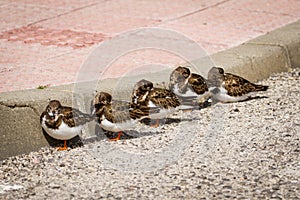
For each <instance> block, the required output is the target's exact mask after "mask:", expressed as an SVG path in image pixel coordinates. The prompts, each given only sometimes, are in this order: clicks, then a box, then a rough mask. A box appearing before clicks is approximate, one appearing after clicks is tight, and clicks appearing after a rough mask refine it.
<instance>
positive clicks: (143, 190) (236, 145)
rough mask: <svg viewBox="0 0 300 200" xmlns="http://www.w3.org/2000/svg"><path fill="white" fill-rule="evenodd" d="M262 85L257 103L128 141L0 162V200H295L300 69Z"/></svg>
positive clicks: (144, 130)
mask: <svg viewBox="0 0 300 200" xmlns="http://www.w3.org/2000/svg"><path fill="white" fill-rule="evenodd" d="M261 83H262V84H266V85H269V86H270V89H269V90H268V91H267V92H264V93H259V94H257V95H258V96H259V97H261V98H257V99H253V100H249V101H245V102H239V103H232V104H220V103H218V104H215V105H213V106H211V107H207V108H205V109H201V110H197V111H193V112H185V113H177V114H174V116H172V117H173V118H174V119H175V120H173V121H171V122H172V123H166V124H162V125H161V126H159V127H158V128H156V129H155V128H151V127H148V126H145V125H139V126H138V127H137V128H136V131H135V132H134V134H135V136H138V137H137V138H134V139H128V140H121V141H118V142H110V141H108V140H100V141H97V142H92V143H85V144H84V146H83V147H78V148H74V149H70V150H68V151H57V150H56V149H55V148H50V147H47V148H44V149H41V150H40V151H38V152H32V153H30V154H28V155H20V156H16V157H11V158H9V159H7V160H4V161H2V162H1V164H0V199H25V198H29V199H101V198H104V199H136V198H138V199H204V198H207V199H224V198H230V199H233V198H236V199H253V198H255V199H257V198H263V199H300V156H299V155H300V141H299V140H300V112H299V110H300V102H299V100H300V89H299V87H300V69H295V70H293V71H291V72H289V73H281V74H275V75H273V76H271V77H270V78H269V79H268V80H264V81H262V82H261ZM178 121H180V122H178Z"/></svg>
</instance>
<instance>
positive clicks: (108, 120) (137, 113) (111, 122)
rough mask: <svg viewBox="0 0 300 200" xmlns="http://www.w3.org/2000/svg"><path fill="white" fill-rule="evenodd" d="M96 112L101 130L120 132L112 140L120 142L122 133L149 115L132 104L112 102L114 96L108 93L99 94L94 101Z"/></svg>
mask: <svg viewBox="0 0 300 200" xmlns="http://www.w3.org/2000/svg"><path fill="white" fill-rule="evenodd" d="M93 104H94V111H93V113H94V114H96V116H97V117H98V122H99V125H100V127H101V128H103V129H104V130H107V131H111V132H118V136H117V137H116V138H114V139H111V140H119V139H120V138H121V135H122V134H123V133H122V131H125V130H128V129H130V128H132V127H133V126H135V125H136V124H137V122H138V121H139V120H140V119H142V118H143V117H144V116H146V115H147V113H145V112H143V111H141V110H140V109H138V107H137V106H135V107H132V106H131V103H130V102H125V101H117V100H112V96H111V95H110V94H109V93H106V92H99V93H97V94H96V96H95V97H94V100H93Z"/></svg>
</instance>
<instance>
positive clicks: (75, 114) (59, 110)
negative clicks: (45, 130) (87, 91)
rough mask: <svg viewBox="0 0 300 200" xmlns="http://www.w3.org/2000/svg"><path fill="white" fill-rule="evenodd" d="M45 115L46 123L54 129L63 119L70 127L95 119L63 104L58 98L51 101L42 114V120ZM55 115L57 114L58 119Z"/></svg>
mask: <svg viewBox="0 0 300 200" xmlns="http://www.w3.org/2000/svg"><path fill="white" fill-rule="evenodd" d="M49 113H53V116H50V115H49ZM44 116H45V117H46V121H45V123H46V125H47V126H48V127H49V128H53V129H58V128H59V126H60V125H61V123H62V121H63V122H64V123H66V124H67V125H68V126H69V127H75V126H78V125H83V124H85V123H87V122H89V121H92V120H94V118H93V117H92V116H91V115H89V114H85V113H83V112H81V111H79V110H77V109H75V108H72V107H68V106H62V105H61V104H60V102H59V101H57V100H52V101H50V102H49V104H48V106H47V107H46V110H45V111H44V112H43V113H42V115H41V116H40V121H42V119H43V117H44ZM55 116H57V118H56V119H55Z"/></svg>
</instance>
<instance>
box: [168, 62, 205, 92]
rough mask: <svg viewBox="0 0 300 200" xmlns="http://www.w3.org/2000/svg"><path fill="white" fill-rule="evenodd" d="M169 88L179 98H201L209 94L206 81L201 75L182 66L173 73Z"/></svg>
mask: <svg viewBox="0 0 300 200" xmlns="http://www.w3.org/2000/svg"><path fill="white" fill-rule="evenodd" d="M169 88H170V90H171V91H172V92H174V93H175V94H177V95H178V96H193V95H194V96H199V95H202V94H204V93H205V92H208V87H207V84H206V80H205V79H204V78H203V77H202V76H201V75H199V74H195V73H191V72H190V69H189V68H187V67H181V66H179V67H177V68H176V69H175V70H173V72H172V73H171V75H170V83H169ZM187 92H188V93H187Z"/></svg>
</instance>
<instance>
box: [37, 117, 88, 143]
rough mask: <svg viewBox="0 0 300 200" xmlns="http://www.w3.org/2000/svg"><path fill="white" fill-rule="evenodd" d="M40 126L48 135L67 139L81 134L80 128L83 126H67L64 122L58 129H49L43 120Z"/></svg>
mask: <svg viewBox="0 0 300 200" xmlns="http://www.w3.org/2000/svg"><path fill="white" fill-rule="evenodd" d="M42 127H43V128H44V130H45V131H46V133H47V134H48V135H50V136H51V137H53V138H55V139H58V140H69V139H71V138H73V137H75V136H76V135H80V134H81V130H82V127H83V126H76V127H69V126H68V125H67V124H65V123H64V122H62V123H61V125H60V127H59V128H58V129H50V128H48V127H47V126H46V124H45V122H44V120H43V122H42Z"/></svg>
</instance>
